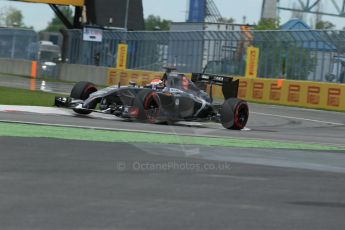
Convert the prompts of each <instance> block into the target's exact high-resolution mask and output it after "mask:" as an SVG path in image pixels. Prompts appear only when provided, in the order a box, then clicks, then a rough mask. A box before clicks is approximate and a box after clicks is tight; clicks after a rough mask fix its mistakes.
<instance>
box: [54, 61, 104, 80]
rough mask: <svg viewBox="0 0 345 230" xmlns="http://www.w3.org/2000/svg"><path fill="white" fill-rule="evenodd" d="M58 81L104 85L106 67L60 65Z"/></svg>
mask: <svg viewBox="0 0 345 230" xmlns="http://www.w3.org/2000/svg"><path fill="white" fill-rule="evenodd" d="M59 66H60V73H59V77H58V78H59V79H60V80H64V81H73V82H78V81H90V82H93V83H95V84H98V85H106V82H107V76H108V69H109V68H108V67H100V66H90V65H74V64H60V65H59Z"/></svg>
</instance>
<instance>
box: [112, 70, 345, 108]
mask: <svg viewBox="0 0 345 230" xmlns="http://www.w3.org/2000/svg"><path fill="white" fill-rule="evenodd" d="M162 74H163V72H150V71H137V70H127V71H121V70H117V69H113V68H110V69H109V70H108V77H107V84H108V85H117V84H118V83H119V82H120V84H121V85H127V84H128V83H129V81H131V80H133V81H135V82H136V83H137V84H138V85H144V84H147V83H149V82H150V81H151V80H152V79H155V78H161V77H162ZM188 76H190V74H188ZM235 79H239V80H240V84H239V90H238V96H239V97H240V98H242V99H245V100H247V101H251V102H259V103H267V104H277V105H289V106H298V107H304V108H315V109H327V110H335V111H345V84H334V83H320V82H310V81H292V80H283V79H258V78H244V77H235ZM208 90H209V88H208ZM213 95H214V98H216V99H221V98H222V97H223V94H222V90H221V87H219V86H214V88H213Z"/></svg>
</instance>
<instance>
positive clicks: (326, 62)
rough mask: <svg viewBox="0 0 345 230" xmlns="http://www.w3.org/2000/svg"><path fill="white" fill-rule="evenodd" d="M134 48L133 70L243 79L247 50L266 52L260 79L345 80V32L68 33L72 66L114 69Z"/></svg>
mask: <svg viewBox="0 0 345 230" xmlns="http://www.w3.org/2000/svg"><path fill="white" fill-rule="evenodd" d="M121 42H126V43H127V44H128V60H127V68H129V69H141V70H151V71H157V70H162V67H163V66H166V65H170V66H171V65H174V66H176V67H177V69H178V70H179V71H181V72H200V71H202V70H203V68H204V67H205V66H207V69H206V72H209V73H217V74H227V75H236V76H243V75H244V74H245V67H246V49H247V47H249V46H254V47H258V48H259V49H260V55H259V64H258V77H260V78H285V79H291V80H310V81H324V82H342V83H344V82H345V54H344V53H345V31H324V30H297V31H281V30H279V31H189V32H161V31H159V32H156V31H155V32H123V31H108V30H105V31H103V40H102V42H91V41H83V34H82V31H81V30H67V31H65V46H64V56H65V58H66V59H67V60H68V62H69V63H73V64H84V65H98V66H107V67H114V66H115V64H116V53H117V46H118V44H119V43H121Z"/></svg>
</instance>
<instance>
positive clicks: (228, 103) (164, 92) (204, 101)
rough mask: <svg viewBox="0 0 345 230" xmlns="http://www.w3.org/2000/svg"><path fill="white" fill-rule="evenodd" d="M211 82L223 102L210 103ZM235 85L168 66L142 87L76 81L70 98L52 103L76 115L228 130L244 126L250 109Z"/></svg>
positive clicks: (131, 84) (226, 80)
mask: <svg viewBox="0 0 345 230" xmlns="http://www.w3.org/2000/svg"><path fill="white" fill-rule="evenodd" d="M207 85H208V87H209V94H207V93H206V89H207ZM214 85H220V86H221V87H222V92H223V95H224V102H223V103H214V102H213V95H212V90H213V86H214ZM238 85H239V81H238V80H236V81H233V79H232V78H231V77H225V76H220V75H214V74H205V73H193V74H192V77H191V80H190V79H188V78H187V77H186V75H185V74H182V73H178V72H175V71H173V69H171V68H167V70H166V72H165V73H164V75H163V77H162V78H161V79H155V80H153V81H152V82H151V83H150V84H148V85H145V86H143V87H139V86H137V85H136V84H135V83H134V82H130V85H128V86H121V85H115V86H110V87H107V88H104V89H101V90H97V88H96V86H95V85H94V84H93V83H90V82H78V83H76V84H75V86H74V87H73V89H72V91H71V95H70V97H56V98H55V106H58V107H66V108H71V109H73V110H74V111H75V112H76V113H78V114H89V113H91V112H100V113H106V114H113V115H115V116H117V117H120V118H124V119H128V120H138V121H142V122H150V123H168V124H173V123H174V122H178V121H215V122H220V123H221V124H222V125H223V127H224V128H227V129H243V128H244V127H245V125H246V124H247V121H248V116H249V109H248V105H247V103H246V102H245V101H243V100H241V99H238V98H237V91H238ZM98 104H99V107H98V109H96V107H97V105H98Z"/></svg>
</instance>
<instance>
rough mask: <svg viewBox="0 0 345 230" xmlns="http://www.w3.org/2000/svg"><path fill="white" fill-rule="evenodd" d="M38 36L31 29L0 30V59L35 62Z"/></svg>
mask: <svg viewBox="0 0 345 230" xmlns="http://www.w3.org/2000/svg"><path fill="white" fill-rule="evenodd" d="M38 47H39V41H38V34H37V33H36V32H35V31H33V30H31V29H19V28H0V58H10V59H24V60H37V58H38Z"/></svg>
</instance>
